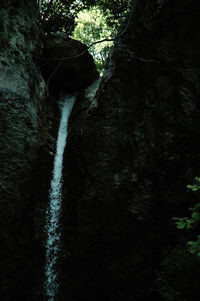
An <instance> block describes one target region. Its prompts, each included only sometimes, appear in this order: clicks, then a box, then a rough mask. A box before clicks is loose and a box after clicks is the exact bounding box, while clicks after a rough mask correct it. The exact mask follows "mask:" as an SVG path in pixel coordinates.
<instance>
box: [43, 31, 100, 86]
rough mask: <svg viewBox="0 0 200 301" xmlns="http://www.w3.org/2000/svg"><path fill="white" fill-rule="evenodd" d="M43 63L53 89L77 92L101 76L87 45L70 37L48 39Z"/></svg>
mask: <svg viewBox="0 0 200 301" xmlns="http://www.w3.org/2000/svg"><path fill="white" fill-rule="evenodd" d="M43 63H44V65H43V66H42V67H41V69H42V74H43V75H44V78H45V79H46V80H47V81H49V84H50V86H51V89H52V90H53V89H54V90H64V91H68V92H77V91H80V90H83V89H84V88H85V87H87V86H89V85H90V84H91V83H92V82H93V81H95V80H96V79H97V78H98V76H99V74H98V72H97V70H96V67H95V64H94V61H93V58H92V56H91V55H90V54H89V53H88V51H87V46H86V45H84V44H82V43H81V42H79V41H76V40H73V39H69V38H68V39H63V38H62V37H61V38H60V37H59V36H58V37H57V38H56V37H54V38H52V39H50V38H48V39H46V41H45V46H44V53H43V59H42V64H43Z"/></svg>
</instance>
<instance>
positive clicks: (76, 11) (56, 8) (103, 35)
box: [37, 0, 132, 73]
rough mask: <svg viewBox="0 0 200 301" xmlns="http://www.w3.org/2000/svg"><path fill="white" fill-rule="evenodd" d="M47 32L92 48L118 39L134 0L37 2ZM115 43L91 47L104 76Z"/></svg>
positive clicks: (51, 0) (48, 0)
mask: <svg viewBox="0 0 200 301" xmlns="http://www.w3.org/2000/svg"><path fill="white" fill-rule="evenodd" d="M37 2H38V6H39V10H40V15H41V17H40V20H41V25H42V28H43V31H44V32H45V33H47V34H52V33H56V32H62V33H65V34H66V35H67V36H72V37H73V38H75V39H77V40H79V41H81V42H83V43H85V44H86V45H88V46H89V45H91V44H92V43H96V42H97V41H99V40H102V39H110V38H114V37H115V36H116V34H117V31H118V28H119V25H120V24H122V23H123V21H124V20H125V16H126V15H127V12H128V11H129V10H130V7H131V2H132V1H131V0H113V1H105V0H97V1H94V0H86V1H81V0H75V1H73V0H37ZM112 44H113V42H111V41H110V42H109V41H107V42H102V43H97V44H95V45H93V46H91V47H90V48H89V51H90V53H91V54H92V55H93V57H94V60H95V63H96V66H97V69H98V70H99V72H100V73H102V71H103V69H104V68H105V66H106V61H107V58H108V54H109V51H110V48H111V46H112Z"/></svg>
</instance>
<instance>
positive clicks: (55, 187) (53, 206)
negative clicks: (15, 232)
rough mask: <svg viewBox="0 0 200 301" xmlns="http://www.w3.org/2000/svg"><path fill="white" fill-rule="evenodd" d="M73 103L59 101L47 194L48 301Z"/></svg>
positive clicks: (54, 277) (54, 282) (53, 288)
mask: <svg viewBox="0 0 200 301" xmlns="http://www.w3.org/2000/svg"><path fill="white" fill-rule="evenodd" d="M74 102H75V96H72V95H67V96H65V97H63V99H61V101H60V103H59V106H60V109H61V119H60V125H59V130H58V138H57V145H56V155H55V159H54V168H53V175H52V180H51V188H50V194H49V207H48V209H47V212H46V231H47V241H46V265H45V285H44V289H45V295H46V296H47V300H48V301H54V300H55V297H56V293H57V291H58V287H59V283H58V269H57V266H58V259H59V255H60V238H61V232H60V229H59V224H60V215H61V203H62V169H63V153H64V149H65V145H66V140H67V134H68V131H67V126H68V119H69V116H70V113H71V111H72V108H73V105H74Z"/></svg>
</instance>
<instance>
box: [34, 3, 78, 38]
mask: <svg viewBox="0 0 200 301" xmlns="http://www.w3.org/2000/svg"><path fill="white" fill-rule="evenodd" d="M38 6H39V10H40V20H41V25H42V28H43V30H44V32H45V33H47V34H50V33H55V32H64V33H66V34H67V35H70V34H71V32H72V31H73V29H74V27H75V18H76V15H77V13H78V12H79V11H80V10H81V9H82V7H83V4H82V1H78V0H76V1H73V0H38Z"/></svg>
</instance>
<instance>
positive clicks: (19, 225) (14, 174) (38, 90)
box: [0, 0, 45, 301]
mask: <svg viewBox="0 0 200 301" xmlns="http://www.w3.org/2000/svg"><path fill="white" fill-rule="evenodd" d="M37 16H38V12H37V9H36V7H35V6H34V1H33V2H29V3H27V1H12V0H10V1H1V4H0V20H1V24H0V48H1V52H0V125H1V128H0V131H1V138H0V245H1V247H0V271H1V272H0V274H1V275H0V299H1V300H2V301H4V300H7V301H8V300H9V301H16V300H40V297H39V294H40V293H41V291H40V289H41V285H42V283H41V277H43V276H42V274H43V268H42V267H43V256H42V252H41V251H42V244H41V240H39V239H38V237H39V236H40V233H41V227H40V226H41V220H39V221H38V220H37V219H38V216H40V212H39V208H38V206H39V201H38V200H39V196H38V195H37V194H39V191H40V188H41V184H40V182H39V177H38V174H40V177H41V178H40V179H42V171H40V173H39V172H38V170H37V167H36V165H37V163H38V162H40V161H41V159H40V157H39V153H40V149H41V145H42V144H43V142H42V136H43V134H42V131H43V124H42V115H41V111H42V110H41V108H42V100H43V99H44V93H45V83H44V80H43V78H42V76H41V74H40V71H39V69H38V67H37V64H36V58H37V57H38V56H39V55H40V53H41V47H40V46H39V32H40V31H39V29H38V22H37ZM41 155H42V153H41ZM36 174H37V175H36ZM36 178H37V181H36ZM42 185H43V186H45V185H44V182H43V184H42ZM36 191H37V192H36ZM40 210H42V208H40ZM36 225H38V228H37V227H36ZM38 266H40V269H39V268H38ZM35 288H37V290H36V289H35Z"/></svg>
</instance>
